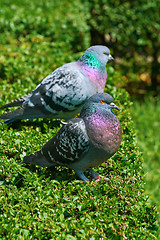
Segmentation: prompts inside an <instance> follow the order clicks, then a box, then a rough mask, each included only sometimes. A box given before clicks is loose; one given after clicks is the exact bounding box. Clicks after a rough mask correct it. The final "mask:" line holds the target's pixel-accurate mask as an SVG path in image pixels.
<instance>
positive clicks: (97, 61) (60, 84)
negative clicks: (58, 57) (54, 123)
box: [0, 45, 113, 124]
mask: <svg viewBox="0 0 160 240" xmlns="http://www.w3.org/2000/svg"><path fill="white" fill-rule="evenodd" d="M112 59H113V57H112V56H111V54H110V51H109V49H108V48H107V47H105V46H101V45H96V46H92V47H90V48H88V49H87V50H86V51H85V52H84V54H83V55H82V56H81V58H80V59H79V60H78V61H77V62H71V63H67V64H64V65H63V66H61V67H59V68H57V69H56V70H55V71H53V72H52V73H51V74H49V75H48V76H47V77H46V78H45V79H43V81H42V82H41V83H40V84H39V85H38V86H37V87H36V88H35V89H34V90H33V91H32V92H31V93H29V94H27V95H25V96H23V97H21V98H19V99H16V100H15V101H13V102H11V103H8V104H6V105H3V106H2V107H0V109H4V108H9V107H16V106H17V107H19V108H17V109H16V110H14V111H12V112H8V113H4V114H2V115H1V116H0V118H1V119H5V120H4V121H3V122H5V123H7V124H9V123H11V122H13V121H15V120H18V119H34V118H44V117H52V118H60V119H64V120H69V119H71V118H73V117H75V116H76V114H78V113H79V112H80V111H81V109H82V106H83V104H84V103H85V101H86V100H87V99H88V98H89V97H91V96H92V95H93V94H95V93H100V92H103V91H104V88H105V84H106V79H107V72H106V68H105V66H106V63H107V62H108V61H109V60H112Z"/></svg>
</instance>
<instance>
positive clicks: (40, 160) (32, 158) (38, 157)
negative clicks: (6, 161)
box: [21, 151, 55, 167]
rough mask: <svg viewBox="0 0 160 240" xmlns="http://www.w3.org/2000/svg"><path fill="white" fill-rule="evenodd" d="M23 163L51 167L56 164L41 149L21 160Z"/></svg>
mask: <svg viewBox="0 0 160 240" xmlns="http://www.w3.org/2000/svg"><path fill="white" fill-rule="evenodd" d="M23 163H26V164H28V163H29V164H33V165H38V166H40V167H51V166H54V165H55V164H54V163H52V162H49V161H47V159H46V158H45V156H44V155H42V153H41V151H38V152H36V153H34V154H31V155H29V156H26V157H24V159H23V162H21V164H23Z"/></svg>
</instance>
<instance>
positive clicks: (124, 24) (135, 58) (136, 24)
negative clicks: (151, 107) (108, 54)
mask: <svg viewBox="0 0 160 240" xmlns="http://www.w3.org/2000/svg"><path fill="white" fill-rule="evenodd" d="M88 5H89V8H90V12H91V18H89V19H88V21H89V24H90V26H91V34H92V35H91V36H92V38H91V39H92V43H93V44H94V43H97V40H98V41H99V43H103V44H107V45H109V46H111V48H112V49H113V50H114V55H115V56H116V57H119V58H117V63H118V65H121V67H120V68H121V70H122V71H123V73H124V74H125V75H126V74H128V75H129V74H130V73H132V72H134V73H139V74H142V73H145V74H146V75H147V74H149V75H150V78H151V81H152V86H153V87H154V88H156V87H157V84H158V78H159V77H160V70H159V60H158V56H159V44H160V34H159V32H160V18H159V10H160V5H159V0H155V1H150V0H140V1H129V0H128V1H121V0H116V1H108V0H91V1H88Z"/></svg>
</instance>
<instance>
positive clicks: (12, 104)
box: [0, 93, 31, 109]
mask: <svg viewBox="0 0 160 240" xmlns="http://www.w3.org/2000/svg"><path fill="white" fill-rule="evenodd" d="M30 94H31V93H29V94H27V95H25V96H24V97H21V98H18V99H16V100H14V101H13V102H10V103H8V104H5V105H3V106H1V107H0V109H4V108H9V107H19V106H22V104H23V102H24V101H25V100H26V99H27V98H28V97H29V96H30Z"/></svg>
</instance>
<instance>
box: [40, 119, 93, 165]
mask: <svg viewBox="0 0 160 240" xmlns="http://www.w3.org/2000/svg"><path fill="white" fill-rule="evenodd" d="M88 150H89V138H88V135H87V132H86V128H85V123H84V121H83V119H81V118H75V119H72V120H69V121H68V122H67V123H66V124H65V125H64V126H63V127H62V128H61V129H60V130H59V131H58V133H57V134H56V135H55V136H54V137H53V138H52V139H51V140H50V141H48V142H47V143H46V144H45V145H44V146H43V148H42V150H41V153H42V154H43V155H44V156H45V157H46V159H47V160H48V161H49V162H54V163H57V164H60V165H68V164H70V163H73V162H76V161H77V160H79V159H80V158H81V157H82V156H83V154H85V153H86V152H87V151H88Z"/></svg>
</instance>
